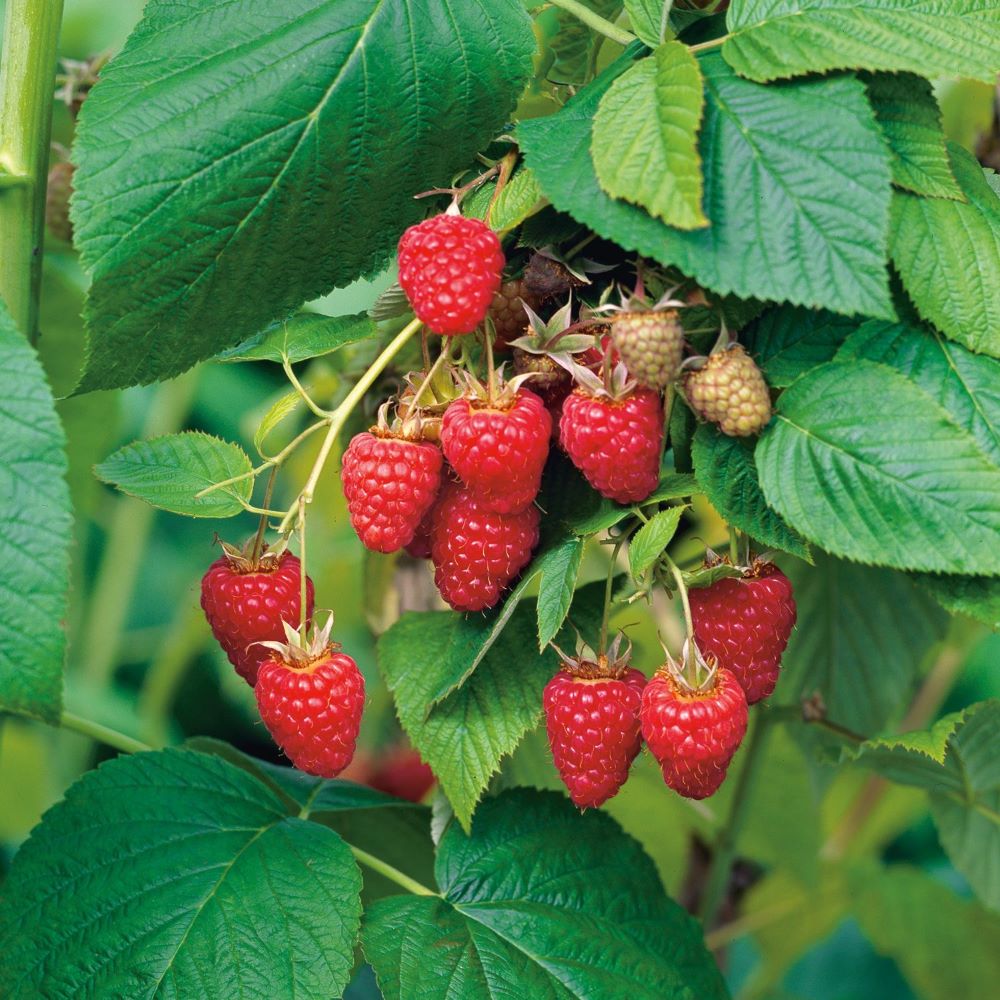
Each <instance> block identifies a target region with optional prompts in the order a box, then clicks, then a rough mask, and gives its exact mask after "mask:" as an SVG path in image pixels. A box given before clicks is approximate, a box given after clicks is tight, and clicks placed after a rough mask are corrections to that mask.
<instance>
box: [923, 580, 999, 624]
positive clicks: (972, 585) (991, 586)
mask: <svg viewBox="0 0 1000 1000" xmlns="http://www.w3.org/2000/svg"><path fill="white" fill-rule="evenodd" d="M914 579H915V580H916V581H917V582H918V583H919V584H920V586H922V587H924V588H925V589H927V590H928V591H930V593H931V594H932V595H933V597H934V600H936V601H937V602H938V603H939V604H940V605H941V606H942V607H943V608H946V609H947V610H948V611H950V612H951V613H952V614H953V615H968V616H969V617H970V618H974V619H975V620H976V621H979V622H983V623H984V624H985V625H989V626H990V628H993V629H1000V579H998V578H997V577H986V576H940V575H937V574H934V573H918V574H916V575H915V577H914Z"/></svg>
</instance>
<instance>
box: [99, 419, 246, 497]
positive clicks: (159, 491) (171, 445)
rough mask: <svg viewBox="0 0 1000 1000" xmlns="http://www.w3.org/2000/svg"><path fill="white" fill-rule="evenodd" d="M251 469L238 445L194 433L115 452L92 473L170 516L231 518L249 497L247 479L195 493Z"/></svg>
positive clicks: (139, 442)
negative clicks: (204, 493)
mask: <svg viewBox="0 0 1000 1000" xmlns="http://www.w3.org/2000/svg"><path fill="white" fill-rule="evenodd" d="M252 468H253V466H252V465H251V463H250V459H249V457H248V456H247V454H246V452H245V451H244V450H243V449H242V448H240V447H239V445H235V444H231V443H230V442H228V441H220V440H219V438H215V437H212V436H211V435H210V434H203V433H201V432H200V431H185V432H184V433H183V434H168V435H165V436H164V437H160V438H153V440H151V441H135V442H133V443H132V444H128V445H126V446H125V447H124V448H119V449H118V451H116V452H115V453H114V454H112V455H109V456H108V457H107V458H106V459H105V460H104V461H103V462H101V464H100V465H98V466H97V467H96V468H95V469H94V473H95V474H96V475H97V477H98V478H99V479H102V480H103V481H104V482H106V483H110V484H111V485H112V486H117V487H118V489H120V490H121V491H122V492H123V493H127V494H128V495H129V496H133V497H137V498H138V499H139V500H144V501H145V502H146V503H149V504H152V505H153V506H154V507H161V508H162V509H163V510H169V511H171V512H172V513H174V514H186V515H187V516H188V517H233V516H234V515H235V514H241V513H242V512H243V506H242V504H241V503H240V501H241V500H247V501H248V500H249V499H250V494H251V492H252V491H253V479H252V478H251V477H250V476H247V477H246V478H245V479H241V480H240V481H239V482H236V483H232V484H230V485H229V486H224V487H222V488H221V489H218V490H213V491H212V492H211V493H208V494H206V495H205V496H203V497H200V498H198V499H196V498H195V494H197V493H198V492H200V491H201V490H203V489H205V488H206V487H208V486H211V485H212V484H213V483H221V482H223V481H224V480H226V479H230V478H232V477H233V476H241V475H243V474H244V473H249V472H250V471H251V469H252Z"/></svg>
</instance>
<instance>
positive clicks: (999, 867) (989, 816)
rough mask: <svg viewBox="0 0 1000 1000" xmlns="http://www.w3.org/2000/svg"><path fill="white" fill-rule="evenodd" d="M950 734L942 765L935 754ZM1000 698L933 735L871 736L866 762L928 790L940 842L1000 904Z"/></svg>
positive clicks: (945, 722) (861, 757)
mask: <svg viewBox="0 0 1000 1000" xmlns="http://www.w3.org/2000/svg"><path fill="white" fill-rule="evenodd" d="M945 737H946V738H947V752H946V753H945V755H944V760H943V762H939V761H938V760H937V759H935V757H940V754H939V753H935V751H936V750H937V748H938V747H939V745H940V742H941V739H942V738H945ZM998 741H1000V701H997V700H991V701H983V702H979V703H978V704H976V705H973V706H972V707H971V708H968V709H966V710H965V711H964V712H963V713H961V714H956V715H952V716H948V717H947V718H945V719H942V720H941V721H940V722H939V723H938V724H937V725H936V726H935V727H934V730H933V731H932V732H931V733H930V734H922V733H917V734H904V735H903V736H901V737H897V738H882V739H876V740H868V741H866V742H865V743H863V744H861V746H860V747H859V748H858V749H857V750H856V751H855V752H854V754H853V756H854V758H855V759H856V760H857V762H858V763H859V764H862V765H863V766H865V767H868V768H871V769H872V770H875V771H877V772H878V773H879V774H880V775H882V776H884V777H886V778H889V779H890V780H891V781H896V782H900V783H902V784H907V785H916V786H917V787H918V788H926V789H927V790H928V791H929V792H930V795H931V815H932V816H933V817H934V822H935V824H936V825H937V828H938V834H939V836H940V839H941V846H942V847H943V848H944V849H945V852H946V853H947V855H948V857H949V858H950V859H951V862H952V864H953V865H954V866H955V867H956V868H957V869H958V870H959V871H960V872H961V873H962V874H963V875H964V876H965V877H966V878H967V879H968V881H969V884H970V885H971V886H972V889H973V891H974V892H975V893H976V895H977V896H978V897H979V898H980V899H981V900H982V901H983V902H984V903H986V905H987V906H989V907H991V908H992V909H995V910H996V909H1000V757H997V754H996V747H997V745H998Z"/></svg>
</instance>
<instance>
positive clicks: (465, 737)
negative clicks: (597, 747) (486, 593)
mask: <svg viewBox="0 0 1000 1000" xmlns="http://www.w3.org/2000/svg"><path fill="white" fill-rule="evenodd" d="M534 619H535V609H534V607H533V606H531V605H530V604H529V603H527V602H525V603H522V604H521V605H520V606H519V607H518V608H517V609H516V610H515V611H514V613H513V616H512V618H511V621H510V623H509V624H508V626H507V628H505V629H504V631H503V632H502V633H500V635H499V636H497V638H496V640H495V641H494V643H493V644H492V645H491V646H490V648H489V650H488V651H487V652H486V654H485V656H483V657H482V659H481V662H480V663H479V664H478V666H477V667H476V668H475V671H474V672H472V673H471V674H469V675H467V676H466V678H465V679H464V681H463V682H461V687H457V688H454V685H453V680H454V674H453V673H452V672H451V671H450V667H449V664H448V655H449V650H450V649H453V648H454V643H455V632H456V625H455V622H456V616H455V615H453V614H451V613H450V612H444V611H429V612H421V613H409V614H405V615H403V617H402V618H401V619H400V620H399V621H398V622H397V623H396V624H395V625H393V627H392V628H391V629H389V631H388V632H386V633H384V634H383V635H382V636H381V637H380V638H379V641H378V647H377V648H378V664H379V669H380V670H381V672H382V676H383V677H384V678H385V681H386V684H387V685H388V687H389V690H390V691H391V692H392V695H393V699H394V700H395V703H396V714H397V715H398V716H399V721H400V723H401V724H402V726H403V729H405V730H406V732H407V735H408V736H409V737H410V741H411V742H412V743H413V745H414V746H415V747H416V748H417V750H418V751H419V752H420V756H421V757H422V758H423V759H424V760H425V761H426V762H427V764H428V765H430V767H431V769H432V770H433V771H434V774H435V775H436V776H437V778H438V781H439V782H440V783H441V788H442V789H443V791H444V793H445V794H446V795H447V796H448V800H449V801H450V802H451V804H452V807H453V808H454V810H455V815H456V816H457V817H458V819H459V821H460V822H461V823H462V824H463V826H466V827H467V826H468V824H469V821H470V819H471V817H472V813H473V810H474V809H475V807H476V803H477V802H478V801H479V798H480V797H481V796H482V794H483V792H484V791H485V789H486V786H487V784H488V783H489V780H490V778H491V777H492V776H493V775H494V774H495V773H496V771H497V769H498V767H499V764H500V760H501V759H502V758H503V757H505V756H506V755H508V754H510V753H511V752H512V751H513V750H514V748H515V747H516V746H517V744H518V743H519V742H520V740H521V737H522V736H524V734H525V733H526V732H527V731H528V730H529V729H531V728H532V727H533V726H534V725H535V723H536V722H537V721H538V718H539V716H540V714H541V705H542V688H543V687H544V686H545V684H546V682H547V681H548V680H549V678H551V676H552V675H553V674H554V673H555V671H556V669H557V668H558V661H557V658H556V655H555V653H554V652H553V651H551V650H545V651H544V652H542V653H538V652H537V651H536V650H537V646H536V641H535V634H534V631H535V630H534ZM448 684H452V689H451V693H450V694H447V695H446V696H445V697H444V698H443V700H437V699H439V698H440V697H441V695H440V692H441V691H443V690H446V689H447V686H448Z"/></svg>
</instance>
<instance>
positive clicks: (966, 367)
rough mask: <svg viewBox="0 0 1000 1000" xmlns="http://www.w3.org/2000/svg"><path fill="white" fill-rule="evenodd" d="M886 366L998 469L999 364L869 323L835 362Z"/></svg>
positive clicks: (927, 336)
mask: <svg viewBox="0 0 1000 1000" xmlns="http://www.w3.org/2000/svg"><path fill="white" fill-rule="evenodd" d="M849 358H862V359H864V360H866V361H877V362H879V363H880V364H883V365H889V366H890V367H891V368H895V369H896V370H897V371H899V372H901V373H902V374H903V375H905V376H906V377H907V378H908V379H910V380H911V381H913V382H915V383H916V384H917V385H919V386H920V388H921V389H923V390H924V392H926V393H927V395H929V396H931V397H932V398H933V399H935V400H936V401H937V402H938V403H940V405H941V406H942V407H943V408H944V409H945V410H947V411H948V413H949V414H950V416H951V417H952V419H953V420H954V421H955V423H957V424H958V425H959V426H960V427H962V428H963V429H964V430H967V431H968V432H969V433H970V434H971V435H972V436H973V437H974V438H975V439H976V443H977V444H978V445H979V447H980V448H981V449H982V451H983V453H984V454H985V455H986V456H987V457H988V458H990V459H991V460H992V461H993V464H994V465H1000V361H997V360H996V359H994V358H990V357H987V356H986V355H984V354H973V353H972V352H971V351H967V350H966V349H965V348H964V347H961V346H960V345H959V344H956V343H953V342H952V341H950V340H946V339H945V338H944V337H943V336H941V334H939V333H937V332H936V331H932V330H926V329H923V328H922V327H919V326H914V325H911V324H907V323H885V322H882V321H881V320H869V321H868V322H867V323H865V324H864V325H862V326H861V327H860V328H859V329H858V330H857V331H856V332H855V333H853V334H851V336H850V337H849V338H848V339H847V341H846V342H845V344H844V346H843V347H842V348H841V350H840V353H839V354H838V355H837V360H838V361H844V360H847V359H849Z"/></svg>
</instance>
